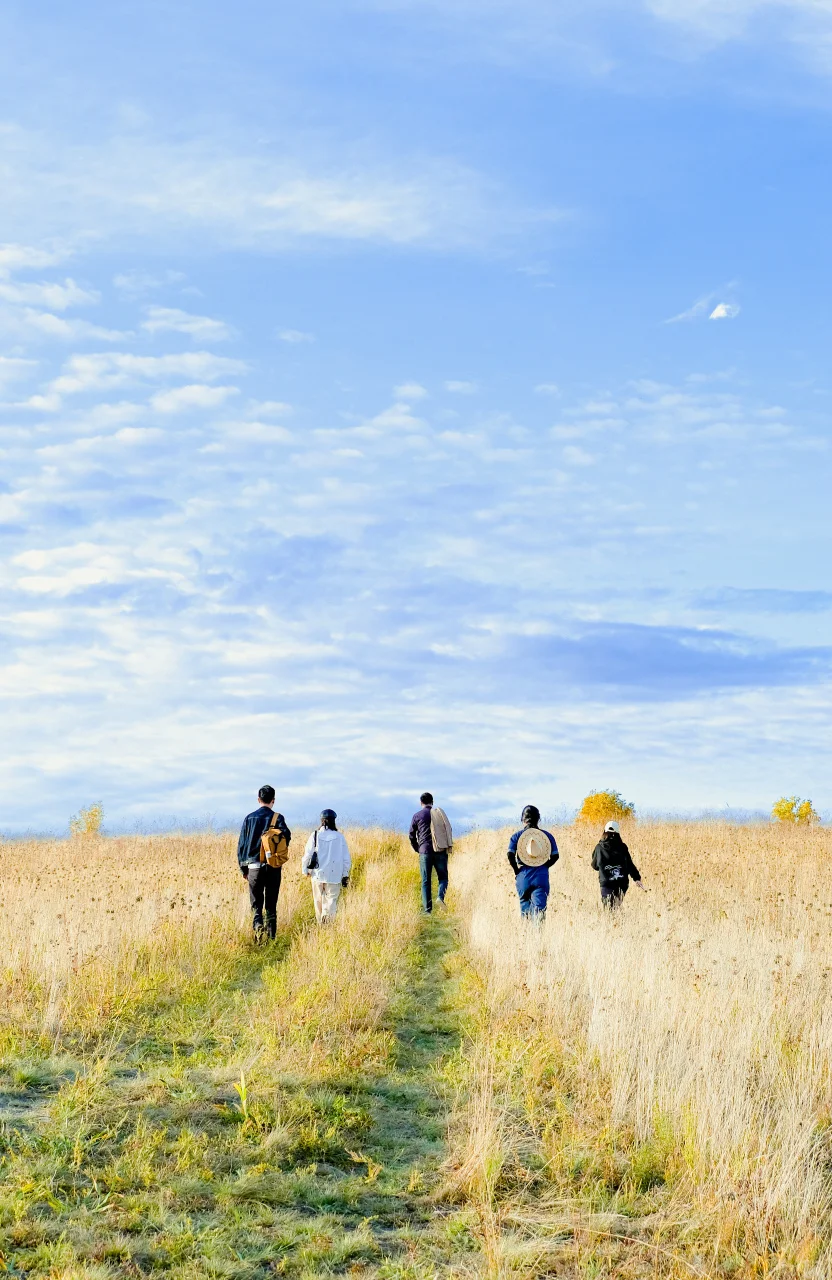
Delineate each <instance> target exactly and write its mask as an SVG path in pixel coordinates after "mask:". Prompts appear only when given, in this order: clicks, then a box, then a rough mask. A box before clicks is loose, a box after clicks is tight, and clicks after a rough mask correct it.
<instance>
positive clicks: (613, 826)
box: [592, 822, 644, 910]
mask: <svg viewBox="0 0 832 1280" xmlns="http://www.w3.org/2000/svg"><path fill="white" fill-rule="evenodd" d="M592 870H593V871H597V872H598V880H599V881H600V884H601V902H602V903H603V905H604V906H605V907H609V908H610V910H612V909H613V908H615V907H617V906H618V905H619V904H620V903H621V900H622V899H623V897H624V894H625V893H626V892H627V890H628V889H629V887H630V880H631V879H633V880H635V882H636V884H637V885H638V887H639V889H643V888H644V885H643V884H642V883H641V875H640V873H639V869H638V867H637V866H636V864H635V863H634V862H633V860H632V858H631V857H630V850H629V849H628V848H627V846H626V844H625V843H624V841H623V840H622V839H621V832H620V830H619V826H618V823H617V822H608V823H607V825H606V826H605V827H604V834H603V835H602V836H601V839H600V840H599V841H598V843H597V844H596V846H595V848H594V850H593V852H592Z"/></svg>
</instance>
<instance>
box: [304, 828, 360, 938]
mask: <svg viewBox="0 0 832 1280" xmlns="http://www.w3.org/2000/svg"><path fill="white" fill-rule="evenodd" d="M336 817H337V814H336V813H335V812H334V811H333V810H332V809H324V811H323V813H322V814H321V825H320V826H319V827H318V830H317V831H313V832H312V834H311V836H310V837H309V839H308V840H307V842H306V851H305V853H304V855H303V862H302V863H301V871H302V872H303V874H304V875H305V876H311V878H312V901H313V902H314V903H315V919H316V920H317V921H318V924H327V923H328V922H329V921H330V920H334V919H335V912H336V911H337V910H338V899H339V897H340V896H341V890H342V888H344V889H345V888H346V886H347V882H348V881H349V877H350V869H351V867H352V859H351V858H350V851H349V849H348V848H347V842H346V840H345V839H344V837H343V836H342V834H341V832H340V831H339V830H338V828H337V827H336V826H335V819H336Z"/></svg>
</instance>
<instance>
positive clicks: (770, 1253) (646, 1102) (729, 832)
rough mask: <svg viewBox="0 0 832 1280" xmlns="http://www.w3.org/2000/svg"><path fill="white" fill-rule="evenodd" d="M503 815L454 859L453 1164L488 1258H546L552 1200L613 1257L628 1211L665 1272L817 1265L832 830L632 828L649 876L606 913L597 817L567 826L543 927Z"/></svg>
mask: <svg viewBox="0 0 832 1280" xmlns="http://www.w3.org/2000/svg"><path fill="white" fill-rule="evenodd" d="M507 834H508V833H507V832H505V833H502V832H501V833H494V832H481V833H478V834H477V835H475V836H472V837H470V838H469V839H468V840H467V841H465V842H464V845H463V847H462V848H461V850H460V852H459V853H458V855H457V856H456V857H455V860H454V883H455V885H456V888H457V892H458V893H459V895H460V896H461V899H462V908H461V914H462V916H463V917H464V919H465V922H466V929H467V933H468V939H469V944H470V947H471V949H472V952H473V955H474V965H475V969H476V972H477V975H478V983H479V990H478V994H475V995H473V996H472V999H473V1000H474V1001H475V1003H476V1002H477V1001H478V1002H479V1007H478V1014H477V1017H478V1022H477V1025H476V1026H475V1027H474V1030H473V1033H472V1034H473V1036H474V1042H475V1046H476V1050H477V1052H476V1054H475V1055H473V1057H472V1061H473V1063H474V1066H473V1068H472V1071H471V1077H470V1079H469V1081H468V1087H467V1098H466V1100H465V1101H464V1102H463V1103H462V1104H461V1106H460V1114H459V1116H458V1121H457V1126H456V1139H455V1153H454V1158H453V1160H452V1161H451V1174H450V1177H451V1183H452V1184H453V1181H454V1179H456V1180H457V1182H460V1181H461V1183H462V1184H463V1185H464V1187H465V1188H466V1189H467V1193H468V1194H469V1195H471V1196H472V1197H473V1198H474V1199H477V1198H478V1199H479V1203H480V1204H481V1206H483V1212H484V1213H486V1211H487V1213H490V1214H491V1215H492V1219H494V1217H495V1215H496V1217H497V1218H499V1220H500V1222H501V1223H502V1230H503V1236H502V1242H501V1249H502V1254H501V1256H503V1257H504V1258H509V1256H510V1255H511V1256H513V1257H514V1262H513V1263H512V1264H511V1265H512V1266H514V1265H515V1264H518V1258H519V1257H520V1256H521V1255H522V1256H524V1257H526V1258H527V1260H528V1257H529V1256H531V1255H530V1254H529V1250H530V1249H531V1252H532V1253H534V1250H535V1249H536V1250H537V1251H538V1252H537V1255H535V1256H538V1262H539V1265H540V1266H543V1262H545V1260H546V1258H547V1257H548V1254H547V1247H546V1245H545V1240H546V1237H547V1234H548V1235H551V1234H552V1233H554V1234H555V1235H557V1232H558V1231H561V1232H563V1230H564V1220H565V1219H566V1220H568V1222H569V1223H570V1224H571V1226H570V1227H569V1233H571V1234H570V1240H573V1241H574V1239H575V1235H574V1232H575V1230H576V1229H579V1228H580V1223H581V1221H583V1222H584V1224H585V1225H586V1226H587V1230H588V1232H589V1234H588V1235H587V1237H586V1239H587V1241H590V1242H591V1240H593V1239H595V1236H594V1235H593V1229H594V1230H595V1235H596V1236H597V1238H598V1240H600V1239H602V1237H605V1235H606V1234H609V1235H611V1236H613V1237H616V1238H617V1239H619V1245H617V1246H616V1247H615V1249H613V1253H612V1254H611V1255H610V1257H609V1259H608V1261H607V1262H606V1263H604V1265H605V1266H606V1265H610V1266H612V1267H613V1268H614V1269H620V1268H621V1267H623V1266H624V1261H623V1259H624V1258H625V1256H626V1254H627V1249H626V1248H624V1247H623V1246H621V1245H620V1238H621V1237H622V1236H623V1235H625V1234H626V1230H625V1229H623V1228H622V1226H621V1222H622V1221H623V1222H624V1223H625V1224H626V1222H627V1221H630V1223H631V1227H630V1231H629V1234H630V1236H633V1237H641V1235H645V1239H646V1240H647V1241H650V1242H652V1246H651V1247H653V1249H654V1250H655V1249H659V1247H660V1246H659V1245H658V1244H657V1243H656V1242H657V1241H658V1240H662V1239H665V1238H667V1239H670V1240H671V1241H673V1243H674V1248H680V1249H681V1250H682V1252H683V1254H685V1257H686V1260H685V1261H680V1262H678V1266H679V1274H685V1272H686V1271H689V1269H690V1267H691V1266H693V1267H694V1268H695V1269H698V1270H700V1271H702V1272H703V1273H705V1274H711V1270H710V1269H711V1268H712V1267H718V1268H721V1269H722V1271H721V1272H720V1273H723V1272H724V1273H728V1272H731V1271H736V1274H745V1273H746V1272H745V1268H746V1267H750V1268H751V1270H750V1271H748V1274H770V1273H771V1272H772V1271H773V1270H774V1268H775V1266H779V1267H780V1272H779V1273H780V1274H795V1275H796V1274H804V1273H805V1274H813V1275H818V1276H820V1275H823V1276H827V1275H830V1274H832V1255H830V1248H829V1240H830V1209H831V1208H832V1184H831V1183H830V1161H832V1138H831V1137H830V1125H832V1001H830V995H832V929H830V918H831V917H832V877H830V874H829V873H830V869H832V832H830V831H829V830H824V829H819V828H813V829H804V830H795V829H789V828H784V827H779V826H778V827H768V826H754V827H750V826H749V827H732V826H727V825H721V824H708V825H705V824H701V825H700V824H656V825H644V826H632V827H631V828H630V829H629V830H626V831H625V832H624V836H625V839H627V840H628V843H629V844H630V848H631V852H632V853H633V856H634V859H635V861H636V864H637V865H638V867H639V869H640V870H641V872H642V875H643V877H644V881H645V884H646V885H647V887H648V892H647V893H646V894H643V895H642V894H639V893H638V892H636V891H633V890H631V892H630V893H629V894H628V896H627V899H626V901H625V903H624V906H623V909H622V910H621V911H620V912H618V913H616V914H615V915H612V916H611V915H610V914H608V913H605V912H602V910H601V908H600V905H599V893H598V883H597V876H596V875H595V874H594V873H593V872H592V871H591V869H590V866H589V859H590V854H591V851H592V847H593V844H594V841H595V839H596V838H597V833H587V832H584V831H583V830H581V829H579V828H567V829H564V830H562V831H558V832H557V837H558V843H559V846H560V849H561V861H560V862H559V863H558V865H557V866H556V867H555V868H554V869H553V871H552V873H551V880H552V897H551V899H550V911H549V915H548V918H547V920H546V921H545V923H544V924H543V925H542V926H535V925H526V926H521V925H520V922H519V920H518V909H517V901H516V895H515V892H514V886H513V876H512V875H511V873H510V871H509V868H508V865H507V862H506V859H505V847H506V837H507ZM547 1206H548V1208H547ZM599 1212H602V1215H603V1214H604V1213H605V1214H607V1215H609V1214H613V1215H616V1214H618V1215H619V1216H620V1217H621V1221H619V1222H618V1226H617V1227H616V1229H615V1231H612V1232H608V1228H609V1222H607V1221H606V1219H605V1218H604V1217H603V1216H602V1217H601V1218H600V1219H599V1218H598V1216H597V1215H598V1213H599ZM622 1215H623V1216H622ZM611 1221H612V1220H611ZM512 1224H513V1225H512ZM593 1224H594V1228H593ZM644 1224H646V1226H645V1225H644ZM599 1232H600V1235H598V1233H599ZM492 1234H493V1228H492ZM541 1241H543V1242H544V1243H543V1245H541ZM569 1247H571V1246H569ZM611 1247H612V1246H611ZM541 1248H542V1253H541ZM552 1248H553V1249H554V1251H555V1254H557V1255H558V1256H559V1257H561V1261H563V1258H564V1257H565V1256H566V1254H565V1253H564V1250H566V1253H568V1248H567V1246H565V1245H563V1244H561V1245H559V1246H557V1247H555V1246H552ZM512 1250H514V1253H513V1255H512ZM616 1250H617V1252H616ZM632 1250H633V1251H634V1252H635V1254H636V1255H641V1256H643V1257H644V1258H645V1259H648V1260H651V1265H655V1266H659V1262H660V1260H661V1258H664V1262H662V1269H665V1266H670V1265H671V1264H670V1263H668V1262H667V1258H666V1257H665V1255H664V1254H660V1253H657V1252H655V1251H654V1253H652V1254H651V1251H650V1247H647V1248H646V1249H645V1248H642V1247H641V1245H640V1244H638V1243H633V1244H632ZM524 1251H525V1252H524ZM559 1251H560V1252H559ZM613 1254H614V1256H613ZM671 1256H674V1257H675V1255H671ZM540 1258H542V1259H543V1262H540ZM495 1265H496V1264H495ZM506 1265H508V1263H506ZM529 1265H530V1264H529ZM546 1265H548V1263H547V1264H546ZM599 1265H600V1264H599ZM628 1265H635V1263H632V1264H628ZM672 1265H673V1266H675V1265H677V1264H676V1263H673V1264H672ZM755 1267H756V1268H757V1270H756V1271H755V1270H754V1268H755ZM807 1269H811V1270H807ZM498 1270H499V1268H498ZM671 1270H672V1267H671ZM537 1273H538V1272H537V1271H536V1270H535V1269H534V1268H532V1269H531V1270H528V1271H527V1274H530V1275H531V1274H537Z"/></svg>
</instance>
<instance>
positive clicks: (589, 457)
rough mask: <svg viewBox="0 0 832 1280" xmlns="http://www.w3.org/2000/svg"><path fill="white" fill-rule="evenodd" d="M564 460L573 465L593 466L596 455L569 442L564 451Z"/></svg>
mask: <svg viewBox="0 0 832 1280" xmlns="http://www.w3.org/2000/svg"><path fill="white" fill-rule="evenodd" d="M563 460H564V462H566V463H568V464H569V465H570V466H573V467H591V466H592V464H593V463H594V462H595V457H594V455H593V454H591V453H587V451H586V450H585V449H581V448H579V446H578V445H576V444H568V445H567V446H566V448H565V449H564V451H563Z"/></svg>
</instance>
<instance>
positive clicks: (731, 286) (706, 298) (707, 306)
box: [665, 280, 739, 324]
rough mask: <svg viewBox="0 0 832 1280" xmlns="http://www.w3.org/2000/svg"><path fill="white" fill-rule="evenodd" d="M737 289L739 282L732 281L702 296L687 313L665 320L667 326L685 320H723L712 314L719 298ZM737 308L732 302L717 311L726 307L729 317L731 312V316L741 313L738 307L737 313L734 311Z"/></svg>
mask: <svg viewBox="0 0 832 1280" xmlns="http://www.w3.org/2000/svg"><path fill="white" fill-rule="evenodd" d="M736 287H737V282H736V281H735V280H732V281H729V283H728V284H724V285H722V286H721V287H720V288H719V289H712V290H711V292H710V293H705V294H703V295H702V297H701V298H697V299H696V302H694V304H693V306H691V307H688V309H687V311H680V312H679V314H678V315H676V316H671V317H670V319H669V320H665V324H679V322H680V321H685V320H705V319H712V320H715V319H720V318H721V317H720V316H715V315H712V314H711V312H712V310H713V307H714V304H715V303H716V301H717V298H718V297H719V295H720V294H725V293H726V292H728V291H733V290H735V289H736ZM735 306H736V304H735V303H732V302H721V303H719V304H718V305H717V308H716V309H717V311H719V310H720V307H725V308H726V311H725V313H724V314H725V315H728V314H729V311H730V313H731V314H736V313H737V312H738V311H739V306H736V311H733V308H734V307H735Z"/></svg>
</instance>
